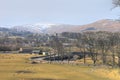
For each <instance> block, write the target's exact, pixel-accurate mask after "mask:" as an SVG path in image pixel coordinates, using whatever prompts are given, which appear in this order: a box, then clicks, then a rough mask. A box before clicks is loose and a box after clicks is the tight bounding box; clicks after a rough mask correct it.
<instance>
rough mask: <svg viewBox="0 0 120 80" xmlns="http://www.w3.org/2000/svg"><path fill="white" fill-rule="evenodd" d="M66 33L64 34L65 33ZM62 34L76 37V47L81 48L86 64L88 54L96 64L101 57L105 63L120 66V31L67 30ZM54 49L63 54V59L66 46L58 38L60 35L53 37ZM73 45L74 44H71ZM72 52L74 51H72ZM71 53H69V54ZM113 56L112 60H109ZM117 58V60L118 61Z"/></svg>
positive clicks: (69, 37)
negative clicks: (73, 31) (75, 31)
mask: <svg viewBox="0 0 120 80" xmlns="http://www.w3.org/2000/svg"><path fill="white" fill-rule="evenodd" d="M63 34H64V35H63ZM62 36H63V37H65V38H67V39H68V40H69V39H71V38H74V39H76V40H77V41H76V47H78V48H79V49H80V52H81V53H82V54H83V58H84V63H85V64H86V56H87V55H89V56H90V57H91V60H92V61H93V64H94V65H96V62H97V61H98V60H99V59H98V57H101V61H102V64H103V65H107V64H109V63H110V64H109V65H112V66H113V67H114V66H116V65H117V66H119V67H120V33H119V32H114V33H113V32H107V31H99V32H83V33H71V32H65V33H62ZM52 41H53V43H52V46H54V49H55V50H56V51H57V52H56V53H57V54H58V56H61V59H62V58H63V57H64V54H65V53H64V52H66V51H65V47H64V46H63V45H62V41H60V39H58V36H54V37H53V39H52ZM70 47H72V46H70ZM71 52H72V51H71ZM68 55H69V54H68ZM108 58H111V60H110V61H111V62H110V61H109V60H108ZM116 58H117V60H118V61H117V62H116Z"/></svg>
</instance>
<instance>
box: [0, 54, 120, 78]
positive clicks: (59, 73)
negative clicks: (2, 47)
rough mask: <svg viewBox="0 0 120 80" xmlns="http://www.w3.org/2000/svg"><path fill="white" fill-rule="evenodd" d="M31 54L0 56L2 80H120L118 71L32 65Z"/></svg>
mask: <svg viewBox="0 0 120 80" xmlns="http://www.w3.org/2000/svg"><path fill="white" fill-rule="evenodd" d="M32 56H36V55H30V54H0V80H120V77H119V74H117V72H116V70H114V71H113V70H111V71H107V70H104V69H95V68H93V67H88V66H76V65H74V66H72V65H67V64H31V62H30V61H29V58H30V57H32Z"/></svg>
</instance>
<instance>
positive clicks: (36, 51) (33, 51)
mask: <svg viewBox="0 0 120 80" xmlns="http://www.w3.org/2000/svg"><path fill="white" fill-rule="evenodd" d="M32 54H42V51H41V50H38V49H36V50H32Z"/></svg>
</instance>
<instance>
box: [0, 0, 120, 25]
mask: <svg viewBox="0 0 120 80" xmlns="http://www.w3.org/2000/svg"><path fill="white" fill-rule="evenodd" d="M112 8H113V4H112V0H0V26H8V27H9V26H16V25H24V24H36V23H45V24H48V23H52V24H73V25H84V24H89V23H92V22H94V21H97V20H101V19H117V18H118V17H119V15H120V8H114V9H112Z"/></svg>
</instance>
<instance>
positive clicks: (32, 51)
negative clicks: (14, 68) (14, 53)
mask: <svg viewBox="0 0 120 80" xmlns="http://www.w3.org/2000/svg"><path fill="white" fill-rule="evenodd" d="M19 53H30V54H39V55H48V52H43V51H42V50H40V49H32V48H20V50H19Z"/></svg>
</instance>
